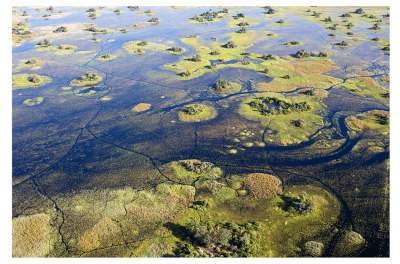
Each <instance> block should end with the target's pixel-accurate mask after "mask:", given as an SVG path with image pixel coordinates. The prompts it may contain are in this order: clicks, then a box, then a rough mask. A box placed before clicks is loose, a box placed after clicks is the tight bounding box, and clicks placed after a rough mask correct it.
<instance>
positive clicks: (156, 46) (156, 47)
mask: <svg viewBox="0 0 400 264" xmlns="http://www.w3.org/2000/svg"><path fill="white" fill-rule="evenodd" d="M143 42H145V45H143V44H144V43H143ZM122 47H123V48H124V49H125V50H126V51H127V52H128V53H129V54H138V55H140V54H144V53H145V52H146V51H156V52H168V53H171V54H180V53H183V52H184V51H185V49H184V48H181V50H180V51H172V50H169V49H170V48H171V47H170V46H168V45H165V44H162V43H156V42H148V41H139V40H134V41H128V42H126V43H125V44H124V45H123V46H122Z"/></svg>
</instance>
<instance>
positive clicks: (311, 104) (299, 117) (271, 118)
mask: <svg viewBox="0 0 400 264" xmlns="http://www.w3.org/2000/svg"><path fill="white" fill-rule="evenodd" d="M321 96H326V93H325V94H324V93H322V94H321ZM320 99H321V98H320V97H319V96H315V95H314V96H309V95H297V96H293V97H285V96H284V95H282V94H278V93H265V94H264V93H263V94H260V95H257V96H250V97H248V98H246V99H244V100H243V101H242V103H241V105H240V108H239V113H240V114H241V115H242V116H244V117H245V118H247V119H250V120H254V121H260V122H261V123H262V124H263V125H265V126H267V127H268V130H269V131H270V132H269V133H266V135H265V138H264V140H265V141H267V142H270V143H271V144H276V145H291V144H298V143H300V142H303V141H306V140H308V139H309V136H311V135H312V134H314V133H315V132H316V131H317V130H318V129H319V128H321V127H322V126H323V125H324V119H323V116H322V115H321V112H322V111H323V109H324V107H323V105H322V103H321V102H320Z"/></svg>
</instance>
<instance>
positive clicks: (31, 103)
mask: <svg viewBox="0 0 400 264" xmlns="http://www.w3.org/2000/svg"><path fill="white" fill-rule="evenodd" d="M43 101H44V97H41V96H39V97H35V98H30V99H25V100H24V102H23V103H24V105H26V106H35V105H40V104H41V103H43Z"/></svg>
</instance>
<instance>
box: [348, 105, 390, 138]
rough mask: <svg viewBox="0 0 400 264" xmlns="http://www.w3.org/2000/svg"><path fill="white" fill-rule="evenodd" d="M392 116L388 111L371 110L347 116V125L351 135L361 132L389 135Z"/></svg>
mask: <svg viewBox="0 0 400 264" xmlns="http://www.w3.org/2000/svg"><path fill="white" fill-rule="evenodd" d="M389 121H390V116H389V112H388V111H384V110H371V111H367V112H364V113H361V114H357V115H351V116H349V117H347V118H346V126H347V127H348V128H349V130H350V133H351V135H357V134H359V133H362V132H364V133H366V132H367V133H368V132H369V133H375V134H378V135H384V136H385V135H386V136H388V135H389Z"/></svg>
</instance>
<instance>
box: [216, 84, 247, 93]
mask: <svg viewBox="0 0 400 264" xmlns="http://www.w3.org/2000/svg"><path fill="white" fill-rule="evenodd" d="M212 89H213V91H214V92H216V93H218V94H221V95H228V94H232V93H236V92H239V91H240V90H241V89H242V86H241V85H240V84H239V83H236V82H229V84H228V86H227V87H224V88H223V89H216V88H215V87H212Z"/></svg>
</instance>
